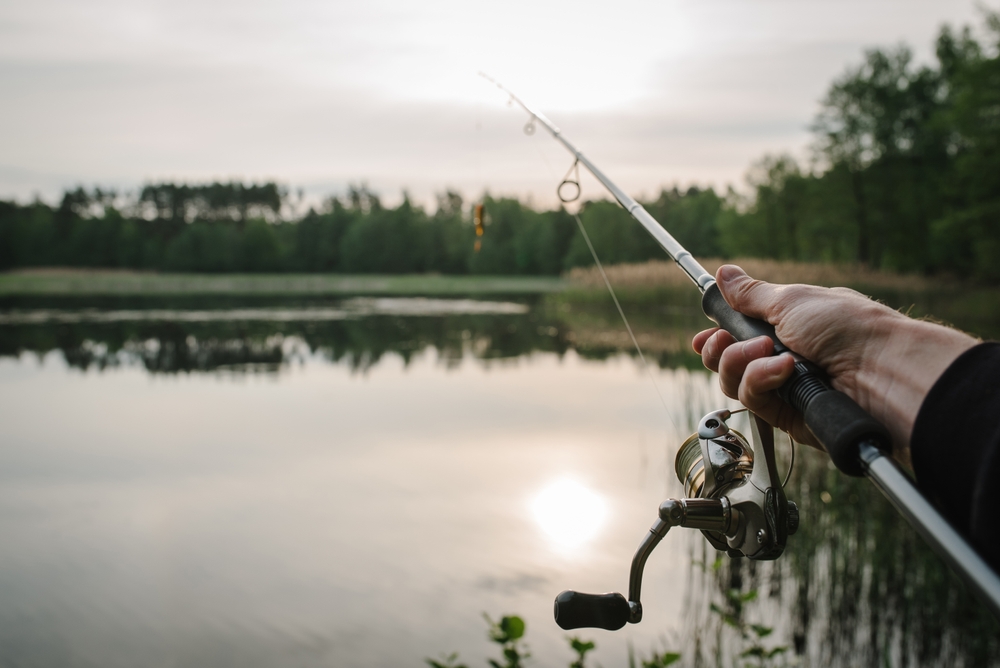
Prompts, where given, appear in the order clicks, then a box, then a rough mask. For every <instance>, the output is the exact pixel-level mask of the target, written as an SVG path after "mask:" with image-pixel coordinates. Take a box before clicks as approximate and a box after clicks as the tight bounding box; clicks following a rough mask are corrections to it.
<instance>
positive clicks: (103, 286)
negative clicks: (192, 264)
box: [0, 269, 567, 297]
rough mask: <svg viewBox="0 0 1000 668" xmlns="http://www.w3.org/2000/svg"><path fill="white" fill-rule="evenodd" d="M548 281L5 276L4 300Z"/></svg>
mask: <svg viewBox="0 0 1000 668" xmlns="http://www.w3.org/2000/svg"><path fill="white" fill-rule="evenodd" d="M566 286H567V282H566V281H565V280H564V279H560V278H554V277H547V276H439V275H431V274H420V275H372V274H365V275H345V274H159V273H152V272H133V271H107V270H95V271H82V270H75V269H74V270H71V269H37V270H29V271H16V272H7V273H2V274H0V297H35V296H37V297H53V296H66V297H88V296H95V297H100V296H143V297H148V296H235V297H238V296H252V297H257V296H280V295H296V296H337V295H441V296H447V295H454V296H489V295H519V294H525V295H527V294H544V293H549V292H555V291H559V290H562V289H564V288H565V287H566Z"/></svg>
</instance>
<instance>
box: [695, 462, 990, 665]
mask: <svg viewBox="0 0 1000 668" xmlns="http://www.w3.org/2000/svg"><path fill="white" fill-rule="evenodd" d="M800 461H801V463H800V464H799V465H797V466H798V470H797V471H796V473H795V474H794V475H793V477H792V480H791V481H790V483H789V489H788V490H787V492H788V496H789V498H790V499H792V500H794V501H795V502H796V503H798V504H799V508H800V510H801V517H802V521H801V525H800V528H799V531H798V533H796V534H795V535H794V536H792V537H790V538H789V542H788V550H787V551H786V552H785V555H784V556H783V557H782V558H781V559H779V560H778V561H775V562H769V563H766V562H752V561H749V560H745V559H742V560H741V559H737V560H732V559H729V558H728V557H725V556H723V557H722V559H721V560H718V561H716V559H717V556H718V555H717V553H716V552H715V551H714V550H712V549H711V548H710V547H709V546H708V544H707V543H705V542H704V541H700V542H699V543H698V547H697V548H696V559H695V560H694V562H693V566H692V569H693V571H694V572H695V573H696V577H693V578H692V585H691V587H690V589H689V591H688V597H687V604H688V606H689V609H690V611H691V612H692V614H691V615H690V616H689V617H688V619H689V620H690V621H689V622H688V623H689V624H690V629H689V633H690V637H691V639H692V643H691V646H692V647H695V648H697V652H696V653H697V654H698V660H697V661H696V662H695V663H696V665H730V664H732V665H737V664H738V663H739V662H738V661H737V660H736V657H737V656H738V655H739V654H740V653H741V652H742V651H743V650H744V648H742V646H741V643H740V639H739V638H738V637H735V636H734V634H733V633H732V629H731V628H730V626H731V625H727V624H726V623H725V621H724V620H722V619H720V617H719V615H717V614H715V613H714V612H713V611H712V610H711V609H710V605H711V604H712V603H713V602H714V603H715V605H716V607H717V608H719V607H723V606H725V605H726V602H727V598H728V597H727V592H732V591H734V590H735V591H737V592H750V591H756V592H757V593H758V599H757V600H756V601H754V602H753V603H752V604H748V605H747V606H746V614H747V615H749V616H750V617H751V619H750V621H751V622H758V621H760V622H761V623H765V624H767V625H768V626H773V627H777V628H778V629H781V631H779V632H778V634H776V635H780V634H781V632H782V631H783V632H784V633H785V634H786V635H785V637H779V638H778V639H776V640H775V644H777V643H778V641H779V640H780V641H781V642H782V643H785V644H788V645H790V648H791V651H792V652H793V653H794V654H795V655H799V656H800V657H801V658H802V663H803V665H822V666H858V665H893V666H897V665H900V666H923V665H954V666H995V665H1000V658H998V657H1000V623H998V622H997V620H995V619H994V618H993V617H992V616H991V615H990V613H989V612H988V611H987V610H986V608H985V607H984V606H982V605H981V604H980V603H979V602H978V601H977V600H976V599H975V598H974V597H973V595H972V594H971V593H970V592H968V591H967V590H966V588H965V586H964V584H963V583H962V582H961V581H960V580H959V578H958V577H957V576H955V575H954V574H953V573H952V572H951V571H950V570H949V569H948V568H947V566H945V564H944V563H943V562H942V561H941V560H940V559H939V558H938V557H937V556H936V555H935V554H934V553H933V552H932V551H931V549H930V548H929V547H927V545H926V544H925V543H924V542H923V540H922V539H921V538H920V537H919V536H918V535H917V534H916V533H915V532H914V531H913V530H912V529H911V528H910V527H909V525H908V524H907V523H906V521H905V520H904V519H903V518H902V517H901V516H900V515H899V513H898V512H897V511H896V510H895V509H894V508H893V507H892V506H891V505H890V504H889V503H888V502H887V501H886V500H885V499H884V498H883V497H882V496H881V494H880V493H879V492H878V491H877V490H876V489H875V488H874V487H873V486H872V485H871V483H869V482H868V481H867V480H864V479H857V478H848V477H846V476H844V475H842V474H840V473H839V472H838V471H836V470H835V469H833V468H832V467H830V466H827V463H828V460H827V458H826V457H825V456H823V455H821V454H819V453H815V452H812V451H810V452H807V453H805V454H804V456H803V457H801V460H800ZM713 566H714V567H713ZM783 660H784V659H782V661H783ZM779 664H780V662H779Z"/></svg>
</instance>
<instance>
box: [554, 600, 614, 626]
mask: <svg viewBox="0 0 1000 668" xmlns="http://www.w3.org/2000/svg"><path fill="white" fill-rule="evenodd" d="M555 616H556V624H558V625H559V627H560V628H562V629H564V630H566V631H570V630H572V629H582V628H590V629H607V630H608V631H617V630H618V629H620V628H622V627H623V626H625V624H626V623H627V622H628V620H629V605H628V601H626V600H625V597H624V596H622V595H621V594H619V593H617V592H616V593H608V594H581V593H580V592H576V591H570V590H566V591H564V592H562V593H560V594H559V595H558V596H556V603H555Z"/></svg>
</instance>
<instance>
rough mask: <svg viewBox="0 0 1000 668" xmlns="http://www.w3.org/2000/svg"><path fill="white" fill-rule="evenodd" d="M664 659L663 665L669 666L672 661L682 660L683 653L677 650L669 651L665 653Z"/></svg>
mask: <svg viewBox="0 0 1000 668" xmlns="http://www.w3.org/2000/svg"><path fill="white" fill-rule="evenodd" d="M662 659H663V661H662V663H661V665H663V666H669V665H670V664H672V663H677V662H678V661H680V660H681V655H680V654H677V653H676V652H667V653H666V654H664V655H663V657H662Z"/></svg>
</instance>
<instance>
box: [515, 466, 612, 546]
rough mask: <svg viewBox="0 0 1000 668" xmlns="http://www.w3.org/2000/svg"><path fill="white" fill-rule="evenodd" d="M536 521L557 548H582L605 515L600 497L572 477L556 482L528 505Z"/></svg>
mask: <svg viewBox="0 0 1000 668" xmlns="http://www.w3.org/2000/svg"><path fill="white" fill-rule="evenodd" d="M531 510H532V513H533V514H534V516H535V521H537V522H538V526H539V527H541V529H542V531H543V532H544V533H545V535H546V536H547V537H548V538H549V540H551V541H552V542H553V543H554V544H555V545H556V546H557V547H559V548H561V549H570V548H575V547H579V546H581V545H583V544H584V543H586V542H587V541H589V540H590V539H592V538H593V537H594V536H595V535H597V532H598V530H599V529H600V528H601V525H603V524H604V520H605V518H606V517H607V514H608V505H607V503H606V502H605V500H604V498H603V497H601V495H600V494H597V493H596V492H594V491H593V490H591V489H590V488H588V487H586V486H585V485H583V484H581V483H579V482H577V481H576V480H573V479H571V478H562V479H560V480H556V481H554V482H552V483H550V484H549V485H547V486H546V487H545V489H543V490H542V491H541V492H539V494H538V496H536V497H535V498H534V500H533V501H532V503H531Z"/></svg>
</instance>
